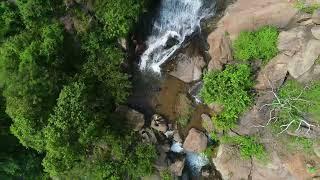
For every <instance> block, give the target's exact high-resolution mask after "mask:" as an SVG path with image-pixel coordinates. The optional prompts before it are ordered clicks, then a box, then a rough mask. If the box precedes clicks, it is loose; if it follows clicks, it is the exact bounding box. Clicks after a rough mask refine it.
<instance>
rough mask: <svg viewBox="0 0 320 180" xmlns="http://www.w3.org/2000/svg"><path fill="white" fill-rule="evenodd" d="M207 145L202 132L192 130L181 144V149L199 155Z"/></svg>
mask: <svg viewBox="0 0 320 180" xmlns="http://www.w3.org/2000/svg"><path fill="white" fill-rule="evenodd" d="M207 143H208V138H207V136H206V135H205V134H204V133H203V132H201V131H199V130H197V129H195V128H192V129H190V130H189V133H188V136H187V137H186V139H185V141H184V143H183V149H184V150H185V151H186V152H195V153H201V152H203V151H204V150H205V149H206V148H207Z"/></svg>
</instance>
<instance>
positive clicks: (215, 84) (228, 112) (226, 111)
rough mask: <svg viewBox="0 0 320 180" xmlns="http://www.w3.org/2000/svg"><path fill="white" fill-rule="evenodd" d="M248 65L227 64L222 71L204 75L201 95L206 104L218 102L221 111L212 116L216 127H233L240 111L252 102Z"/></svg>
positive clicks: (251, 83)
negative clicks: (221, 108) (221, 107)
mask: <svg viewBox="0 0 320 180" xmlns="http://www.w3.org/2000/svg"><path fill="white" fill-rule="evenodd" d="M250 75H251V70H250V67H249V66H247V65H244V64H240V65H228V66H227V67H226V69H225V70H224V71H221V72H217V71H212V72H209V73H206V74H205V75H204V85H203V88H202V90H201V93H200V95H201V97H202V98H203V100H204V102H205V103H206V104H211V103H218V104H220V105H222V106H223V111H222V112H221V113H220V114H219V115H217V116H214V117H213V120H214V121H215V125H216V126H217V128H219V129H221V130H224V129H229V128H232V127H234V125H235V124H236V122H237V119H238V116H239V114H240V113H242V112H243V111H245V110H246V108H247V106H248V105H249V104H250V103H251V102H252V98H251V96H250V94H249V90H250V88H251V87H252V85H253V82H252V80H251V77H250Z"/></svg>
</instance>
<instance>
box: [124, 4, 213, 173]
mask: <svg viewBox="0 0 320 180" xmlns="http://www.w3.org/2000/svg"><path fill="white" fill-rule="evenodd" d="M215 2H216V0H161V2H160V4H159V6H158V7H157V9H156V11H157V12H156V13H154V14H153V15H152V22H151V24H152V28H150V29H149V30H148V31H149V32H148V35H146V37H144V38H145V45H146V49H145V51H144V52H143V53H142V55H141V56H140V57H139V60H140V61H139V62H140V63H139V64H138V69H137V71H135V73H133V80H132V81H133V94H132V95H131V97H130V98H129V106H131V107H133V108H134V109H136V110H138V111H140V112H143V113H144V114H145V117H146V119H147V123H148V119H149V120H150V117H151V116H152V115H153V114H154V113H157V114H160V115H162V116H164V117H165V118H166V119H167V120H169V121H174V120H176V118H177V117H176V112H175V108H176V107H175V106H176V104H175V103H176V101H177V99H176V98H177V97H178V95H179V94H186V95H187V94H188V89H189V88H190V85H191V84H186V83H184V82H182V81H181V80H179V79H177V78H175V77H173V76H170V75H169V74H168V73H167V71H168V69H166V67H165V66H164V65H165V64H168V63H166V62H167V61H168V60H171V59H172V58H173V56H174V55H175V53H181V50H184V48H185V47H183V46H184V44H187V42H190V44H192V46H195V47H196V48H200V49H201V47H199V44H200V43H194V42H198V41H199V39H197V38H199V36H201V21H202V20H204V19H207V18H210V17H213V16H214V15H215V13H216V12H215V6H216V3H215ZM140 30H141V29H140ZM193 35H195V36H193ZM160 72H163V73H162V74H160ZM189 97H190V96H189ZM206 112H208V110H207V107H206V106H203V105H200V104H196V105H194V113H193V114H192V116H191V119H190V122H189V125H188V126H187V127H185V128H183V129H180V130H179V131H180V134H181V135H182V137H185V136H186V135H187V133H188V131H189V129H190V128H197V129H200V130H202V126H201V118H200V116H201V114H203V113H206ZM149 123H150V122H149ZM171 152H175V153H178V154H179V153H186V166H187V168H186V169H189V172H190V173H191V174H193V175H195V174H197V173H199V171H200V169H201V168H202V167H203V166H205V165H207V164H208V163H209V161H208V159H207V158H206V157H204V156H203V155H201V154H196V153H187V152H183V148H182V147H181V144H176V143H175V142H172V149H171ZM189 172H188V173H189Z"/></svg>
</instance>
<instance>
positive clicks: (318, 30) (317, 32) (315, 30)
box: [311, 26, 320, 39]
mask: <svg viewBox="0 0 320 180" xmlns="http://www.w3.org/2000/svg"><path fill="white" fill-rule="evenodd" d="M311 32H312V35H313V36H314V37H315V38H316V39H320V26H315V27H312V28H311Z"/></svg>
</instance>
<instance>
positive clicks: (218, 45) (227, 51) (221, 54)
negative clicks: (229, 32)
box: [208, 31, 233, 71]
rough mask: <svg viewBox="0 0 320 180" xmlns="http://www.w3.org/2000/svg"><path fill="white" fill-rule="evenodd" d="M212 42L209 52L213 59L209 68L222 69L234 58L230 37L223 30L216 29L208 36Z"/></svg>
mask: <svg viewBox="0 0 320 180" xmlns="http://www.w3.org/2000/svg"><path fill="white" fill-rule="evenodd" d="M208 43H209V44H210V49H209V54H210V55H211V60H210V62H209V64H208V70H209V71H211V70H221V69H222V66H223V65H224V64H226V63H227V62H229V61H231V60H232V59H233V57H232V53H231V46H230V44H231V43H230V39H229V37H228V36H226V33H225V32H223V31H215V32H214V33H211V34H210V35H209V36H208Z"/></svg>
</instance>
